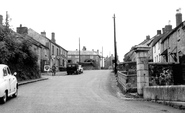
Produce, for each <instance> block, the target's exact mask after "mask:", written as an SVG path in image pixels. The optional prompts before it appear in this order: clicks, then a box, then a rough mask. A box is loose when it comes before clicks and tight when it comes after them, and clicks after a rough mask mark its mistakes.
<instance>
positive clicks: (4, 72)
mask: <svg viewBox="0 0 185 113" xmlns="http://www.w3.org/2000/svg"><path fill="white" fill-rule="evenodd" d="M3 78H4V82H5V84H6V88H7V89H8V93H10V92H11V88H10V77H9V74H8V71H7V68H6V67H4V68H3Z"/></svg>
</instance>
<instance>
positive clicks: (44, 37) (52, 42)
mask: <svg viewBox="0 0 185 113" xmlns="http://www.w3.org/2000/svg"><path fill="white" fill-rule="evenodd" d="M28 30H29V31H32V32H34V33H37V32H36V31H34V30H33V29H31V28H29V29H28ZM37 34H38V35H40V36H42V37H43V38H46V39H47V40H48V41H49V42H51V43H52V44H54V45H56V46H58V47H60V48H62V49H63V50H65V51H66V52H68V51H67V50H66V49H64V48H63V47H61V46H60V45H58V44H56V43H53V42H52V41H51V40H50V39H49V38H47V37H46V36H43V35H41V34H39V33H37Z"/></svg>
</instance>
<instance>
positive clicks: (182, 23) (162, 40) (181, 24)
mask: <svg viewBox="0 0 185 113" xmlns="http://www.w3.org/2000/svg"><path fill="white" fill-rule="evenodd" d="M184 23H185V21H183V22H181V23H180V24H179V25H178V26H177V27H175V28H174V29H173V30H172V31H171V32H169V33H167V34H166V35H165V36H164V37H163V38H162V39H161V43H163V42H164V41H165V40H166V39H167V38H168V37H169V36H170V35H171V34H173V33H174V32H175V31H177V29H179V27H181V26H183V25H184Z"/></svg>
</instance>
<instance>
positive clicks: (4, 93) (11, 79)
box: [0, 64, 18, 103]
mask: <svg viewBox="0 0 185 113" xmlns="http://www.w3.org/2000/svg"><path fill="white" fill-rule="evenodd" d="M15 75H17V73H16V72H15V73H14V74H13V75H12V73H11V71H10V69H9V67H8V66H7V65H5V64H0V102H1V103H5V102H6V101H7V98H8V97H10V96H11V97H17V95H18V82H17V78H16V77H15Z"/></svg>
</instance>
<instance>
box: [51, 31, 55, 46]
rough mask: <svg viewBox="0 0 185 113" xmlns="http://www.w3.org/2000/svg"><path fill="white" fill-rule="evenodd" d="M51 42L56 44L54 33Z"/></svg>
mask: <svg viewBox="0 0 185 113" xmlns="http://www.w3.org/2000/svg"><path fill="white" fill-rule="evenodd" d="M51 41H52V42H54V43H56V40H55V33H54V32H52V33H51Z"/></svg>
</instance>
